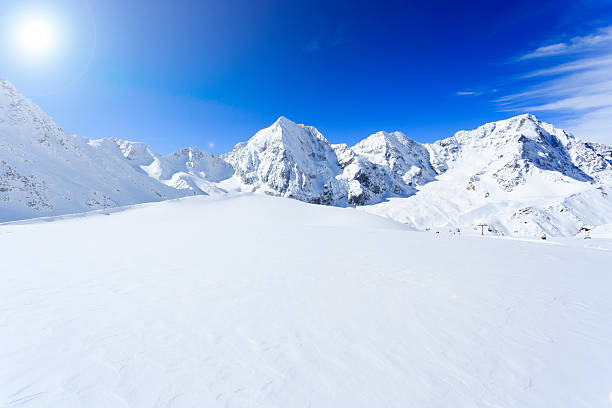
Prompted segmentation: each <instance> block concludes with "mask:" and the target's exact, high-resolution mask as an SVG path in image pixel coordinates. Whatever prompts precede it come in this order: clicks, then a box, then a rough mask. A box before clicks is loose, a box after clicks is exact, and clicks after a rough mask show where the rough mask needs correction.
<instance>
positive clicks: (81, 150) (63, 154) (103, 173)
mask: <svg viewBox="0 0 612 408" xmlns="http://www.w3.org/2000/svg"><path fill="white" fill-rule="evenodd" d="M158 157H159V156H158V155H157V154H156V153H155V152H154V151H153V150H152V149H151V148H150V147H148V146H146V145H144V144H142V143H130V142H124V141H117V140H112V139H103V140H91V139H87V138H84V137H80V136H74V135H69V134H67V133H66V132H64V130H62V129H61V128H60V127H59V126H58V125H57V124H56V123H55V122H54V121H53V120H52V119H51V118H50V117H49V116H48V115H46V114H45V113H44V112H43V111H42V110H41V109H40V108H39V107H38V106H36V105H35V104H34V103H33V102H32V101H30V100H29V99H27V98H25V97H24V96H22V95H21V94H20V93H19V92H18V91H17V90H16V89H15V88H14V87H13V85H12V84H10V83H9V82H8V81H4V80H0V221H10V220H16V219H23V218H31V217H39V216H45V215H58V214H67V213H74V212H82V211H88V210H94V209H104V208H110V207H116V206H121V205H128V204H135V203H142V202H148V201H159V200H165V199H169V198H177V197H182V196H185V195H190V194H193V193H194V191H195V192H196V193H198V194H199V193H202V192H203V189H198V190H195V188H194V189H187V188H181V187H182V186H180V185H178V184H180V183H179V181H180V180H181V179H182V178H185V177H187V176H186V175H189V176H190V177H196V176H197V177H199V178H206V177H207V176H208V174H211V175H212V180H213V181H215V180H217V179H218V178H219V177H220V176H221V175H222V174H223V172H226V173H227V172H228V171H230V172H231V168H230V166H229V165H227V164H226V163H224V162H223V161H222V160H221V159H219V158H215V157H212V155H210V153H204V152H199V150H197V151H196V150H194V151H190V152H185V151H181V152H177V153H176V154H175V155H171V156H169V157H166V158H163V157H162V158H161V160H160V168H163V169H164V170H165V172H161V173H160V174H159V176H160V179H161V178H163V177H167V178H168V180H170V181H169V182H167V183H164V182H160V181H158V180H157V179H156V178H155V177H152V176H150V175H149V173H147V171H146V170H149V169H148V168H147V169H143V168H141V167H140V166H139V165H140V164H144V163H146V162H147V161H148V160H150V163H149V164H153V162H154V161H155V158H158ZM183 160H184V163H183V165H182V166H181V165H179V164H180V162H181V161H183ZM136 163H138V164H139V165H135V164H136ZM172 169H176V170H177V174H178V172H179V170H181V171H182V173H181V174H180V175H178V176H177V175H176V174H170V173H171V170H172ZM183 173H184V174H185V175H183ZM194 184H197V183H194ZM214 189H218V188H217V187H214Z"/></svg>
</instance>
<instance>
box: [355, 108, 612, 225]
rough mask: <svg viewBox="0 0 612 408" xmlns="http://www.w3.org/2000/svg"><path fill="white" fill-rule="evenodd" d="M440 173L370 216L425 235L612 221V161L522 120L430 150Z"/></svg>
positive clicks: (530, 119)
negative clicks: (480, 228) (424, 231)
mask: <svg viewBox="0 0 612 408" xmlns="http://www.w3.org/2000/svg"><path fill="white" fill-rule="evenodd" d="M426 147H427V149H428V151H429V152H430V155H431V162H432V165H433V166H434V168H435V169H436V170H437V171H438V172H439V173H440V175H439V176H438V177H437V178H436V180H435V181H434V182H431V183H429V184H427V185H425V186H423V187H422V188H420V189H419V191H418V193H417V194H415V195H413V196H411V197H406V198H402V199H392V200H390V201H388V202H385V203H381V204H379V205H376V206H372V207H368V208H365V210H366V211H369V212H373V213H376V214H379V215H384V216H388V217H391V218H393V219H396V220H398V221H401V222H405V223H407V224H409V225H411V226H413V227H415V228H418V229H428V228H432V229H442V230H445V229H456V228H463V229H466V228H469V229H472V228H473V227H474V226H475V225H477V224H481V223H485V224H488V225H489V226H490V228H491V230H492V233H499V234H504V235H527V236H540V235H542V234H543V233H547V234H549V235H575V234H576V233H577V232H578V231H579V230H580V228H581V227H583V226H592V225H598V224H600V223H609V222H611V221H612V211H610V209H611V208H612V199H611V196H610V195H609V192H610V191H612V185H611V184H609V182H608V180H610V176H609V175H610V171H611V169H612V156H610V153H609V152H610V150H609V148H607V149H606V147H605V146H601V145H592V144H589V143H585V142H582V141H581V140H579V139H576V138H574V136H573V135H571V134H570V133H568V132H566V131H563V130H560V129H557V128H555V127H554V126H552V125H550V124H547V123H544V122H541V121H540V120H538V119H537V118H536V117H535V116H533V115H521V116H517V117H514V118H510V119H507V120H503V121H499V122H494V123H488V124H486V125H483V126H481V127H479V128H478V129H475V130H473V131H461V132H458V133H457V134H456V135H455V136H453V137H451V138H448V139H444V140H441V141H438V142H435V143H433V144H430V145H427V146H426Z"/></svg>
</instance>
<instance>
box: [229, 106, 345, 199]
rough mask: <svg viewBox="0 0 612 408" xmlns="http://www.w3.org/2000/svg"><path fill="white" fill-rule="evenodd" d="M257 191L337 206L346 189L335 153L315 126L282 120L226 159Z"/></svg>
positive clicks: (235, 150)
mask: <svg viewBox="0 0 612 408" xmlns="http://www.w3.org/2000/svg"><path fill="white" fill-rule="evenodd" d="M224 158H225V159H226V160H227V161H228V163H230V164H231V165H232V166H233V167H234V169H235V170H236V175H237V177H239V178H240V180H241V181H242V182H243V183H245V184H247V185H249V186H252V189H253V190H254V191H261V192H264V193H268V194H273V195H279V196H282V197H288V198H295V199H298V200H301V201H306V202H309V203H316V204H337V203H338V202H340V201H342V200H343V198H344V196H345V188H344V186H343V184H342V182H341V181H339V180H337V179H336V178H337V176H339V175H340V174H341V172H342V169H341V168H340V166H339V164H338V160H337V157H336V154H335V153H334V151H333V149H332V147H331V145H330V144H329V142H328V141H327V139H325V137H323V135H322V134H321V133H320V132H319V131H318V130H317V129H316V128H314V127H312V126H304V125H298V124H295V123H294V122H292V121H290V120H289V119H287V118H285V117H280V118H279V119H278V120H277V121H276V122H275V123H274V124H273V125H272V126H270V127H268V128H266V129H263V130H260V131H259V132H257V134H255V136H253V137H252V138H251V139H250V140H249V141H248V142H246V143H239V144H238V145H236V147H234V149H233V150H232V151H231V152H230V153H228V154H227V155H225V156H224Z"/></svg>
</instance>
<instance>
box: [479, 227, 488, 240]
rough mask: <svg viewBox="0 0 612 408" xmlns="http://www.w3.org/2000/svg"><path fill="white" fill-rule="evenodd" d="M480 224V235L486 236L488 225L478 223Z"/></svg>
mask: <svg viewBox="0 0 612 408" xmlns="http://www.w3.org/2000/svg"><path fill="white" fill-rule="evenodd" d="M478 226H479V227H480V235H481V236H483V237H484V229H485V227H488V225H487V224H478Z"/></svg>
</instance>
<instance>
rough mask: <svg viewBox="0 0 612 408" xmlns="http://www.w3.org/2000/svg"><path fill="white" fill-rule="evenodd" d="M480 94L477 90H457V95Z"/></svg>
mask: <svg viewBox="0 0 612 408" xmlns="http://www.w3.org/2000/svg"><path fill="white" fill-rule="evenodd" d="M479 95H482V92H479V91H459V92H457V96H479Z"/></svg>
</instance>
